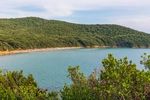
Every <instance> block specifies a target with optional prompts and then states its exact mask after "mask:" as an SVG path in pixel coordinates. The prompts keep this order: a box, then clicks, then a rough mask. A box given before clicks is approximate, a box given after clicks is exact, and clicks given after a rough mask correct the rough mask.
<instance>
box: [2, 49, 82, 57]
mask: <svg viewBox="0 0 150 100" xmlns="http://www.w3.org/2000/svg"><path fill="white" fill-rule="evenodd" d="M80 48H83V47H56V48H39V49H26V50H12V51H0V56H4V55H13V54H21V53H30V52H44V51H56V50H69V49H80Z"/></svg>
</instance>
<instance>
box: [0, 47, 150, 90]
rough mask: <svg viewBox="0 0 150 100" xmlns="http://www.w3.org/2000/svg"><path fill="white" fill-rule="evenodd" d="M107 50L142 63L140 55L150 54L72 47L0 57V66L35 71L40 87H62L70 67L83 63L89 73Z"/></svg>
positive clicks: (143, 50) (133, 50)
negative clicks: (70, 48) (69, 48)
mask: <svg viewBox="0 0 150 100" xmlns="http://www.w3.org/2000/svg"><path fill="white" fill-rule="evenodd" d="M108 53H112V54H114V55H115V56H116V57H118V58H120V57H125V56H128V58H129V59H130V60H131V59H132V60H133V62H134V63H136V64H137V65H138V68H139V69H142V68H143V67H142V66H141V65H140V59H141V58H140V56H141V55H142V54H143V53H149V54H150V49H128V48H121V49H118V48H113V49H99V48H96V49H72V50H59V51H46V52H32V53H24V54H16V55H7V56H1V57H0V66H1V68H2V69H5V70H23V71H24V73H25V74H26V75H27V74H33V76H34V77H35V79H36V81H37V82H38V84H39V86H40V87H42V88H48V89H60V88H62V87H63V85H64V83H68V82H69V79H68V78H67V74H68V73H67V68H68V66H78V65H80V66H81V70H82V71H83V72H84V73H86V75H88V74H89V73H91V72H92V71H93V70H94V69H95V68H101V66H102V65H101V60H102V59H103V58H105V57H106V56H107V54H108Z"/></svg>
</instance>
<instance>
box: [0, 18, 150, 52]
mask: <svg viewBox="0 0 150 100" xmlns="http://www.w3.org/2000/svg"><path fill="white" fill-rule="evenodd" d="M72 46H82V47H94V46H109V47H150V34H147V33H144V32H140V31H136V30H133V29H130V28H127V27H123V26H119V25H108V24H106V25H99V24H96V25H85V24H73V23H68V22H64V21H57V20H45V19H41V18H36V17H26V18H16V19H0V50H16V49H33V48H47V47H72Z"/></svg>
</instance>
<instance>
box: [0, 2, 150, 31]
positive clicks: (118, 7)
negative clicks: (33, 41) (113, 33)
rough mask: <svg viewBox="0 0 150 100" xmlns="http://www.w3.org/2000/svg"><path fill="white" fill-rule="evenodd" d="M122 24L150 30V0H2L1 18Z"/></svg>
mask: <svg viewBox="0 0 150 100" xmlns="http://www.w3.org/2000/svg"><path fill="white" fill-rule="evenodd" d="M30 16H32V17H41V18H45V19H55V20H64V21H68V22H73V23H81V24H119V25H123V26H127V27H131V28H134V29H137V30H139V31H144V32H148V33H150V0H1V2H0V18H20V17H30Z"/></svg>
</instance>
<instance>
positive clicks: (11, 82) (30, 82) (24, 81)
mask: <svg viewBox="0 0 150 100" xmlns="http://www.w3.org/2000/svg"><path fill="white" fill-rule="evenodd" d="M54 99H57V94H56V93H54V92H51V93H50V92H48V91H47V90H43V89H40V88H38V87H37V84H36V82H35V81H34V79H33V77H32V75H29V76H27V77H25V76H23V73H22V71H20V72H17V71H13V72H6V73H2V72H1V73H0V100H54Z"/></svg>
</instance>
